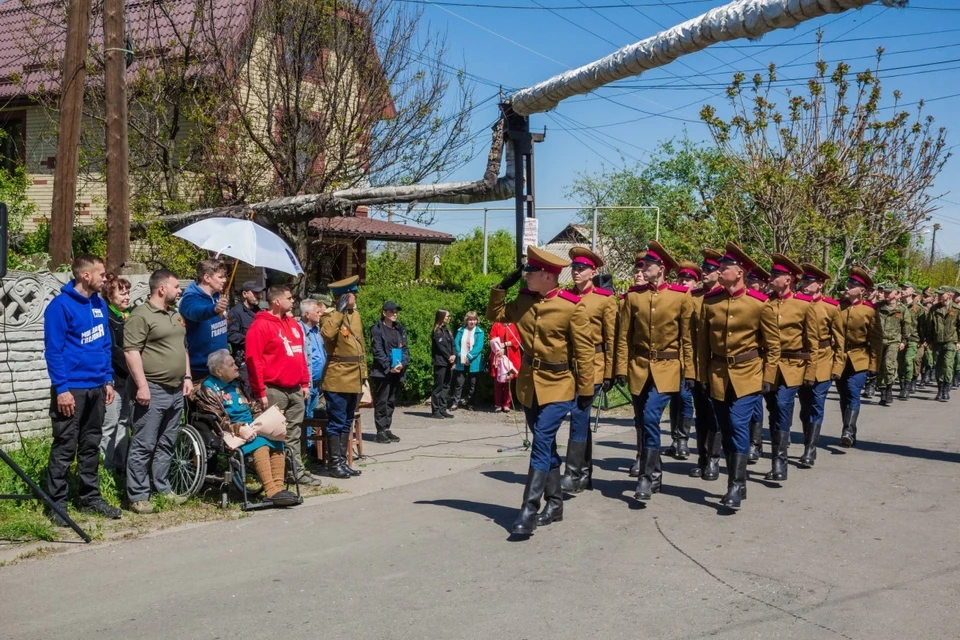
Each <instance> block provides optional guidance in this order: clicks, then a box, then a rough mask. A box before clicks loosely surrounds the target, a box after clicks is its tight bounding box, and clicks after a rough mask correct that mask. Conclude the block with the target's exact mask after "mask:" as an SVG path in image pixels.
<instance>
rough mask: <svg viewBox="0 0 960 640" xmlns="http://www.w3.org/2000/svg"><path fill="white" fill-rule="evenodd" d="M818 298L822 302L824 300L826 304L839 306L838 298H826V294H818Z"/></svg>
mask: <svg viewBox="0 0 960 640" xmlns="http://www.w3.org/2000/svg"><path fill="white" fill-rule="evenodd" d="M820 300H822V301H823V302H826V303H827V304H832V305H833V306H835V307H839V306H840V301H839V300H834V299H833V298H828V297H827V296H820Z"/></svg>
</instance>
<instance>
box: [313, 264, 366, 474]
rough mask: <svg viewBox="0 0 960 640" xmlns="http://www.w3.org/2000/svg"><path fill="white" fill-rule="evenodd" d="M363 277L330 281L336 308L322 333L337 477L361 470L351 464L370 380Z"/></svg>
mask: <svg viewBox="0 0 960 640" xmlns="http://www.w3.org/2000/svg"><path fill="white" fill-rule="evenodd" d="M359 281H360V278H359V276H351V277H349V278H345V279H343V280H338V281H337V282H332V283H331V284H330V294H331V295H332V296H334V297H335V298H336V300H337V305H336V308H335V309H334V310H333V311H331V312H329V313H328V314H327V315H325V316H323V320H322V324H321V325H320V335H321V336H322V337H323V346H324V348H325V349H326V352H327V366H326V368H325V369H324V371H323V380H322V381H321V383H320V389H321V390H322V391H323V396H324V398H325V399H326V406H327V419H328V422H327V440H328V445H327V451H328V452H329V454H330V457H329V459H328V461H327V472H328V473H329V474H330V475H331V476H333V477H334V478H350V477H352V476H358V475H360V473H361V471H359V470H357V469H354V468H353V467H351V466H350V465H349V464H347V449H348V448H349V447H350V431H351V430H352V427H353V419H354V416H355V415H356V413H357V403H358V402H359V401H360V393H361V391H362V390H363V383H364V381H365V380H366V379H367V355H366V352H365V350H364V343H363V321H362V320H361V319H360V312H359V311H358V310H357V283H358V282H359Z"/></svg>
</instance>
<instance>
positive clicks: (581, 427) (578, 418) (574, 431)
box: [570, 384, 600, 442]
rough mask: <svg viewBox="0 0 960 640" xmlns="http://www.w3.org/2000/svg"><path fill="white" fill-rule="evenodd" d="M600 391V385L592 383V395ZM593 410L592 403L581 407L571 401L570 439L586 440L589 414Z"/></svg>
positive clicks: (576, 440) (588, 430)
mask: <svg viewBox="0 0 960 640" xmlns="http://www.w3.org/2000/svg"><path fill="white" fill-rule="evenodd" d="M598 391H600V385H598V384H596V385H593V397H594V398H596V397H597V392H598ZM592 412H593V404H591V405H590V406H588V407H585V408H583V409H581V408H580V407H579V406H577V403H576V402H574V403H573V408H572V409H570V439H571V440H572V441H574V442H586V441H587V436H588V435H589V432H590V414H591V413H592Z"/></svg>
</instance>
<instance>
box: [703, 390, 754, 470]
mask: <svg viewBox="0 0 960 640" xmlns="http://www.w3.org/2000/svg"><path fill="white" fill-rule="evenodd" d="M760 395H761V394H760V392H759V391H758V392H757V393H750V394H747V395H745V396H741V397H739V398H738V397H736V394H735V393H734V391H733V385H732V384H730V385H727V394H726V396H725V397H724V399H723V402H718V401H717V400H714V401H713V409H714V411H715V412H716V414H717V424H718V425H720V437H721V440H722V441H723V450H724V451H725V452H727V453H728V454H730V453H743V454H745V453H747V452H748V451H749V450H750V421H751V420H752V419H753V412H754V411H755V410H756V407H757V401H758V400H759V399H760Z"/></svg>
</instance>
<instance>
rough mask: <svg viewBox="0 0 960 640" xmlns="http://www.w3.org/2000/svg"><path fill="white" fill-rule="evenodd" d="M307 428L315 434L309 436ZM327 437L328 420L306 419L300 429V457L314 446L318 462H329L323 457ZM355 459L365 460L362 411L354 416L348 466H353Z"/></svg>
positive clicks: (348, 450)
mask: <svg viewBox="0 0 960 640" xmlns="http://www.w3.org/2000/svg"><path fill="white" fill-rule="evenodd" d="M307 427H310V428H311V429H313V434H312V435H310V436H308V435H307ZM326 435H327V419H326V418H304V420H303V425H302V426H301V428H300V455H302V456H304V455H306V454H307V449H308V448H310V446H311V445H312V446H314V447H315V448H316V450H317V460H319V461H320V462H322V463H323V464H326V463H327V460H325V459H324V457H323V441H324V439H325V437H326ZM354 458H358V459H359V458H363V422H362V420H361V419H360V411H359V410H358V411H357V412H356V413H355V414H353V429H352V430H351V432H350V446H349V447H347V464H348V465H353V459H354Z"/></svg>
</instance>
